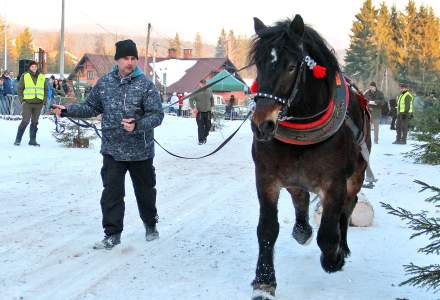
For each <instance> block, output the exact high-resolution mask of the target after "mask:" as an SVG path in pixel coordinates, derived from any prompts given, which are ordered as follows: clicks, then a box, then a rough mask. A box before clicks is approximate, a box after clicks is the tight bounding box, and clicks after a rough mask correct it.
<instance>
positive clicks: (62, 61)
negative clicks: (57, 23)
mask: <svg viewBox="0 0 440 300" xmlns="http://www.w3.org/2000/svg"><path fill="white" fill-rule="evenodd" d="M60 78H61V79H64V0H62V8H61V37H60Z"/></svg>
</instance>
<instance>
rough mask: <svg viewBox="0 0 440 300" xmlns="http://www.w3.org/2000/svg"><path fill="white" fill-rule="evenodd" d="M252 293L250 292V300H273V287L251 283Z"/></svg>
mask: <svg viewBox="0 0 440 300" xmlns="http://www.w3.org/2000/svg"><path fill="white" fill-rule="evenodd" d="M252 286H253V288H254V291H253V292H252V300H275V286H276V284H275V285H271V284H263V283H255V282H253V283H252Z"/></svg>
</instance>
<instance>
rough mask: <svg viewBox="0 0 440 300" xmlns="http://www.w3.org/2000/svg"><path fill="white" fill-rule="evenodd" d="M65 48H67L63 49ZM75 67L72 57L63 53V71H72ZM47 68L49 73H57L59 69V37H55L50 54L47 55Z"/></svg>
mask: <svg viewBox="0 0 440 300" xmlns="http://www.w3.org/2000/svg"><path fill="white" fill-rule="evenodd" d="M65 50H67V49H65ZM74 68H75V62H74V61H73V59H72V57H71V56H70V55H68V54H66V53H64V72H65V73H72V72H73V70H74ZM47 69H48V72H49V73H58V72H59V71H60V38H59V37H57V39H56V42H55V43H54V45H53V48H52V51H51V54H50V55H48V64H47Z"/></svg>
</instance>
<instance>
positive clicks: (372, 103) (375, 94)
mask: <svg viewBox="0 0 440 300" xmlns="http://www.w3.org/2000/svg"><path fill="white" fill-rule="evenodd" d="M364 95H365V98H367V100H368V109H369V110H370V112H371V123H372V125H373V127H374V143H375V144H378V143H379V123H380V117H381V115H382V106H383V105H384V104H385V98H384V96H383V93H382V92H381V91H379V90H378V89H377V87H376V83H375V82H374V81H372V82H371V83H370V85H369V87H368V89H367V90H366V91H365V94H364Z"/></svg>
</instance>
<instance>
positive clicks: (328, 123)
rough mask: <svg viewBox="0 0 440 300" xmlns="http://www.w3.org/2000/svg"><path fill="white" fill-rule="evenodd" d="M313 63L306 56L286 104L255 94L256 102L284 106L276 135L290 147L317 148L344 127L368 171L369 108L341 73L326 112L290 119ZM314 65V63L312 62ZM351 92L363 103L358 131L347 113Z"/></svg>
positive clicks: (284, 101)
mask: <svg viewBox="0 0 440 300" xmlns="http://www.w3.org/2000/svg"><path fill="white" fill-rule="evenodd" d="M310 60H311V59H310V58H309V57H308V56H306V58H305V59H304V60H303V61H302V62H301V65H300V69H299V71H298V73H297V76H296V79H295V83H294V86H293V89H292V92H291V94H290V96H289V98H288V99H287V100H286V99H283V98H280V97H276V96H274V95H271V94H268V93H260V92H257V93H256V94H255V98H254V99H255V101H258V98H266V99H267V98H269V99H272V100H273V101H275V102H277V103H279V104H281V106H282V110H281V112H280V115H279V117H278V126H277V128H276V132H275V139H277V140H279V141H281V142H283V143H287V144H291V145H314V144H318V143H320V142H323V141H325V140H327V139H329V138H330V137H332V136H333V135H334V134H335V133H336V132H337V131H338V130H339V129H340V128H341V126H342V125H344V124H345V125H346V126H347V127H348V128H350V130H351V131H352V133H353V136H354V138H355V140H356V143H357V144H358V145H359V146H360V148H361V154H362V157H363V158H364V160H365V162H366V163H367V165H368V168H369V156H370V152H369V150H368V147H367V144H366V142H365V136H364V128H365V123H366V122H369V119H370V116H369V112H368V110H367V109H366V106H364V105H363V104H362V102H363V100H364V99H363V98H362V97H363V96H362V93H360V92H359V90H358V89H357V87H356V86H355V85H354V84H353V83H352V82H351V81H350V80H349V79H348V78H346V77H345V76H344V75H343V74H342V72H341V71H338V72H337V73H336V76H335V81H334V82H335V88H334V92H333V96H332V97H331V98H330V101H329V105H328V106H327V108H326V109H325V110H323V111H321V112H319V113H317V114H315V115H313V116H308V117H303V118H296V117H295V118H293V117H289V116H288V115H287V113H288V111H289V110H290V108H291V107H293V106H294V105H295V104H296V103H295V102H297V101H298V100H297V97H296V96H297V93H298V90H299V82H300V81H301V76H304V74H303V73H304V71H305V66H306V65H309V64H310V63H309V62H310ZM311 61H312V63H313V60H311ZM349 90H352V91H353V92H354V93H355V94H356V95H357V97H358V99H359V101H360V102H361V103H360V106H361V109H362V111H363V114H364V118H363V119H364V124H363V125H364V126H363V127H364V128H359V127H358V126H357V125H356V124H355V123H354V121H353V120H352V118H351V117H350V115H349V114H348V113H347V110H348V106H349V104H350V91H349ZM318 116H320V117H319V119H317V120H314V121H311V122H305V123H303V122H301V123H299V122H294V120H295V119H300V120H307V119H315V118H316V117H318Z"/></svg>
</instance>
